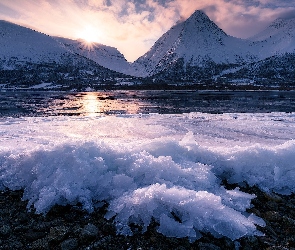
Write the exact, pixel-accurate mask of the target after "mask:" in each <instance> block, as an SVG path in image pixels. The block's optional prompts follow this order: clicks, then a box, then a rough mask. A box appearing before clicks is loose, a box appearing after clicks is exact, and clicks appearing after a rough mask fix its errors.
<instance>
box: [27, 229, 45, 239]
mask: <svg viewBox="0 0 295 250" xmlns="http://www.w3.org/2000/svg"><path fill="white" fill-rule="evenodd" d="M45 236H46V234H45V233H44V232H35V231H32V230H29V231H28V232H27V233H25V235H24V237H25V238H26V239H27V240H28V241H35V240H38V239H41V238H44V237H45Z"/></svg>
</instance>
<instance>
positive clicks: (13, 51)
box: [0, 21, 70, 68]
mask: <svg viewBox="0 0 295 250" xmlns="http://www.w3.org/2000/svg"><path fill="white" fill-rule="evenodd" d="M0 47H1V52H0V59H1V61H2V65H4V64H6V66H7V67H8V68H9V67H10V68H11V67H12V68H13V66H14V64H18V65H20V64H23V63H26V62H30V63H38V62H46V63H49V62H56V63H59V62H61V61H62V60H63V58H64V57H65V56H68V55H69V54H70V53H69V52H68V51H67V50H66V49H65V47H64V46H62V45H61V44H59V43H57V42H56V41H55V40H54V39H52V38H51V37H50V36H48V35H45V34H42V33H39V32H36V31H34V30H31V29H28V28H25V27H22V26H19V25H16V24H13V23H9V22H6V21H0ZM3 67H4V66H3Z"/></svg>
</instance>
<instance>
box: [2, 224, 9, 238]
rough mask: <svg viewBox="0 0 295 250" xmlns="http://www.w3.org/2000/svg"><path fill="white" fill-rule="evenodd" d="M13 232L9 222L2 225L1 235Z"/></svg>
mask: <svg viewBox="0 0 295 250" xmlns="http://www.w3.org/2000/svg"><path fill="white" fill-rule="evenodd" d="M11 232H12V230H11V227H10V226H9V225H7V224H4V225H3V226H1V227H0V237H1V236H2V237H3V236H4V237H5V236H8V235H9V234H10V233H11Z"/></svg>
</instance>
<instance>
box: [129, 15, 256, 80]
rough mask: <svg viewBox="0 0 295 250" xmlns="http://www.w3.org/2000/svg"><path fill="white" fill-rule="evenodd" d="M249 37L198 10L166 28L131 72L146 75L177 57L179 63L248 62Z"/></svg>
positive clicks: (135, 63) (251, 58)
mask: <svg viewBox="0 0 295 250" xmlns="http://www.w3.org/2000/svg"><path fill="white" fill-rule="evenodd" d="M251 50H252V48H251V47H250V45H249V41H246V40H242V39H239V38H235V37H232V36H229V35H227V34H226V33H225V32H224V31H223V30H222V29H220V28H219V27H218V26H217V25H216V24H215V23H214V22H212V21H211V20H210V19H209V18H208V16H207V15H206V14H205V13H204V12H202V11H199V10H197V11H195V12H194V13H193V15H192V16H191V17H189V18H188V19H187V20H186V21H184V22H181V23H178V24H176V25H175V26H174V27H172V28H171V29H170V30H169V31H167V32H166V33H165V34H164V35H163V36H162V37H161V38H160V39H159V40H158V41H157V42H156V43H155V44H154V46H153V47H152V48H151V49H150V50H149V51H148V52H147V53H146V54H145V55H143V56H142V57H140V58H139V59H137V60H136V61H135V62H134V64H133V69H132V73H133V74H135V75H138V76H148V75H153V74H155V73H158V72H160V71H163V70H165V69H167V68H169V66H170V65H171V64H174V63H175V62H177V61H178V60H180V59H181V60H183V63H184V64H183V67H185V66H187V65H189V66H200V67H202V66H203V65H204V63H206V62H208V61H213V62H214V63H217V64H222V63H224V64H236V63H241V62H251V61H253V59H255V58H256V56H255V54H254V53H252V52H251Z"/></svg>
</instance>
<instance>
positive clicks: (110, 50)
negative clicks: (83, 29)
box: [55, 37, 130, 73]
mask: <svg viewBox="0 0 295 250" xmlns="http://www.w3.org/2000/svg"><path fill="white" fill-rule="evenodd" d="M55 39H56V40H57V41H59V42H60V43H62V44H63V45H64V46H65V47H66V48H67V49H69V50H70V51H72V52H74V53H77V54H79V55H81V56H84V57H86V58H89V59H91V60H92V61H94V62H96V63H98V64H99V65H101V66H103V67H105V68H108V69H111V70H115V71H117V72H121V73H123V72H126V71H127V69H128V68H129V66H130V64H129V63H128V62H127V60H126V59H125V57H124V55H123V54H122V53H120V52H119V51H118V50H117V48H114V47H110V46H106V45H103V44H99V43H92V44H87V43H86V42H84V41H83V40H71V39H67V38H61V37H56V38H55Z"/></svg>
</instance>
